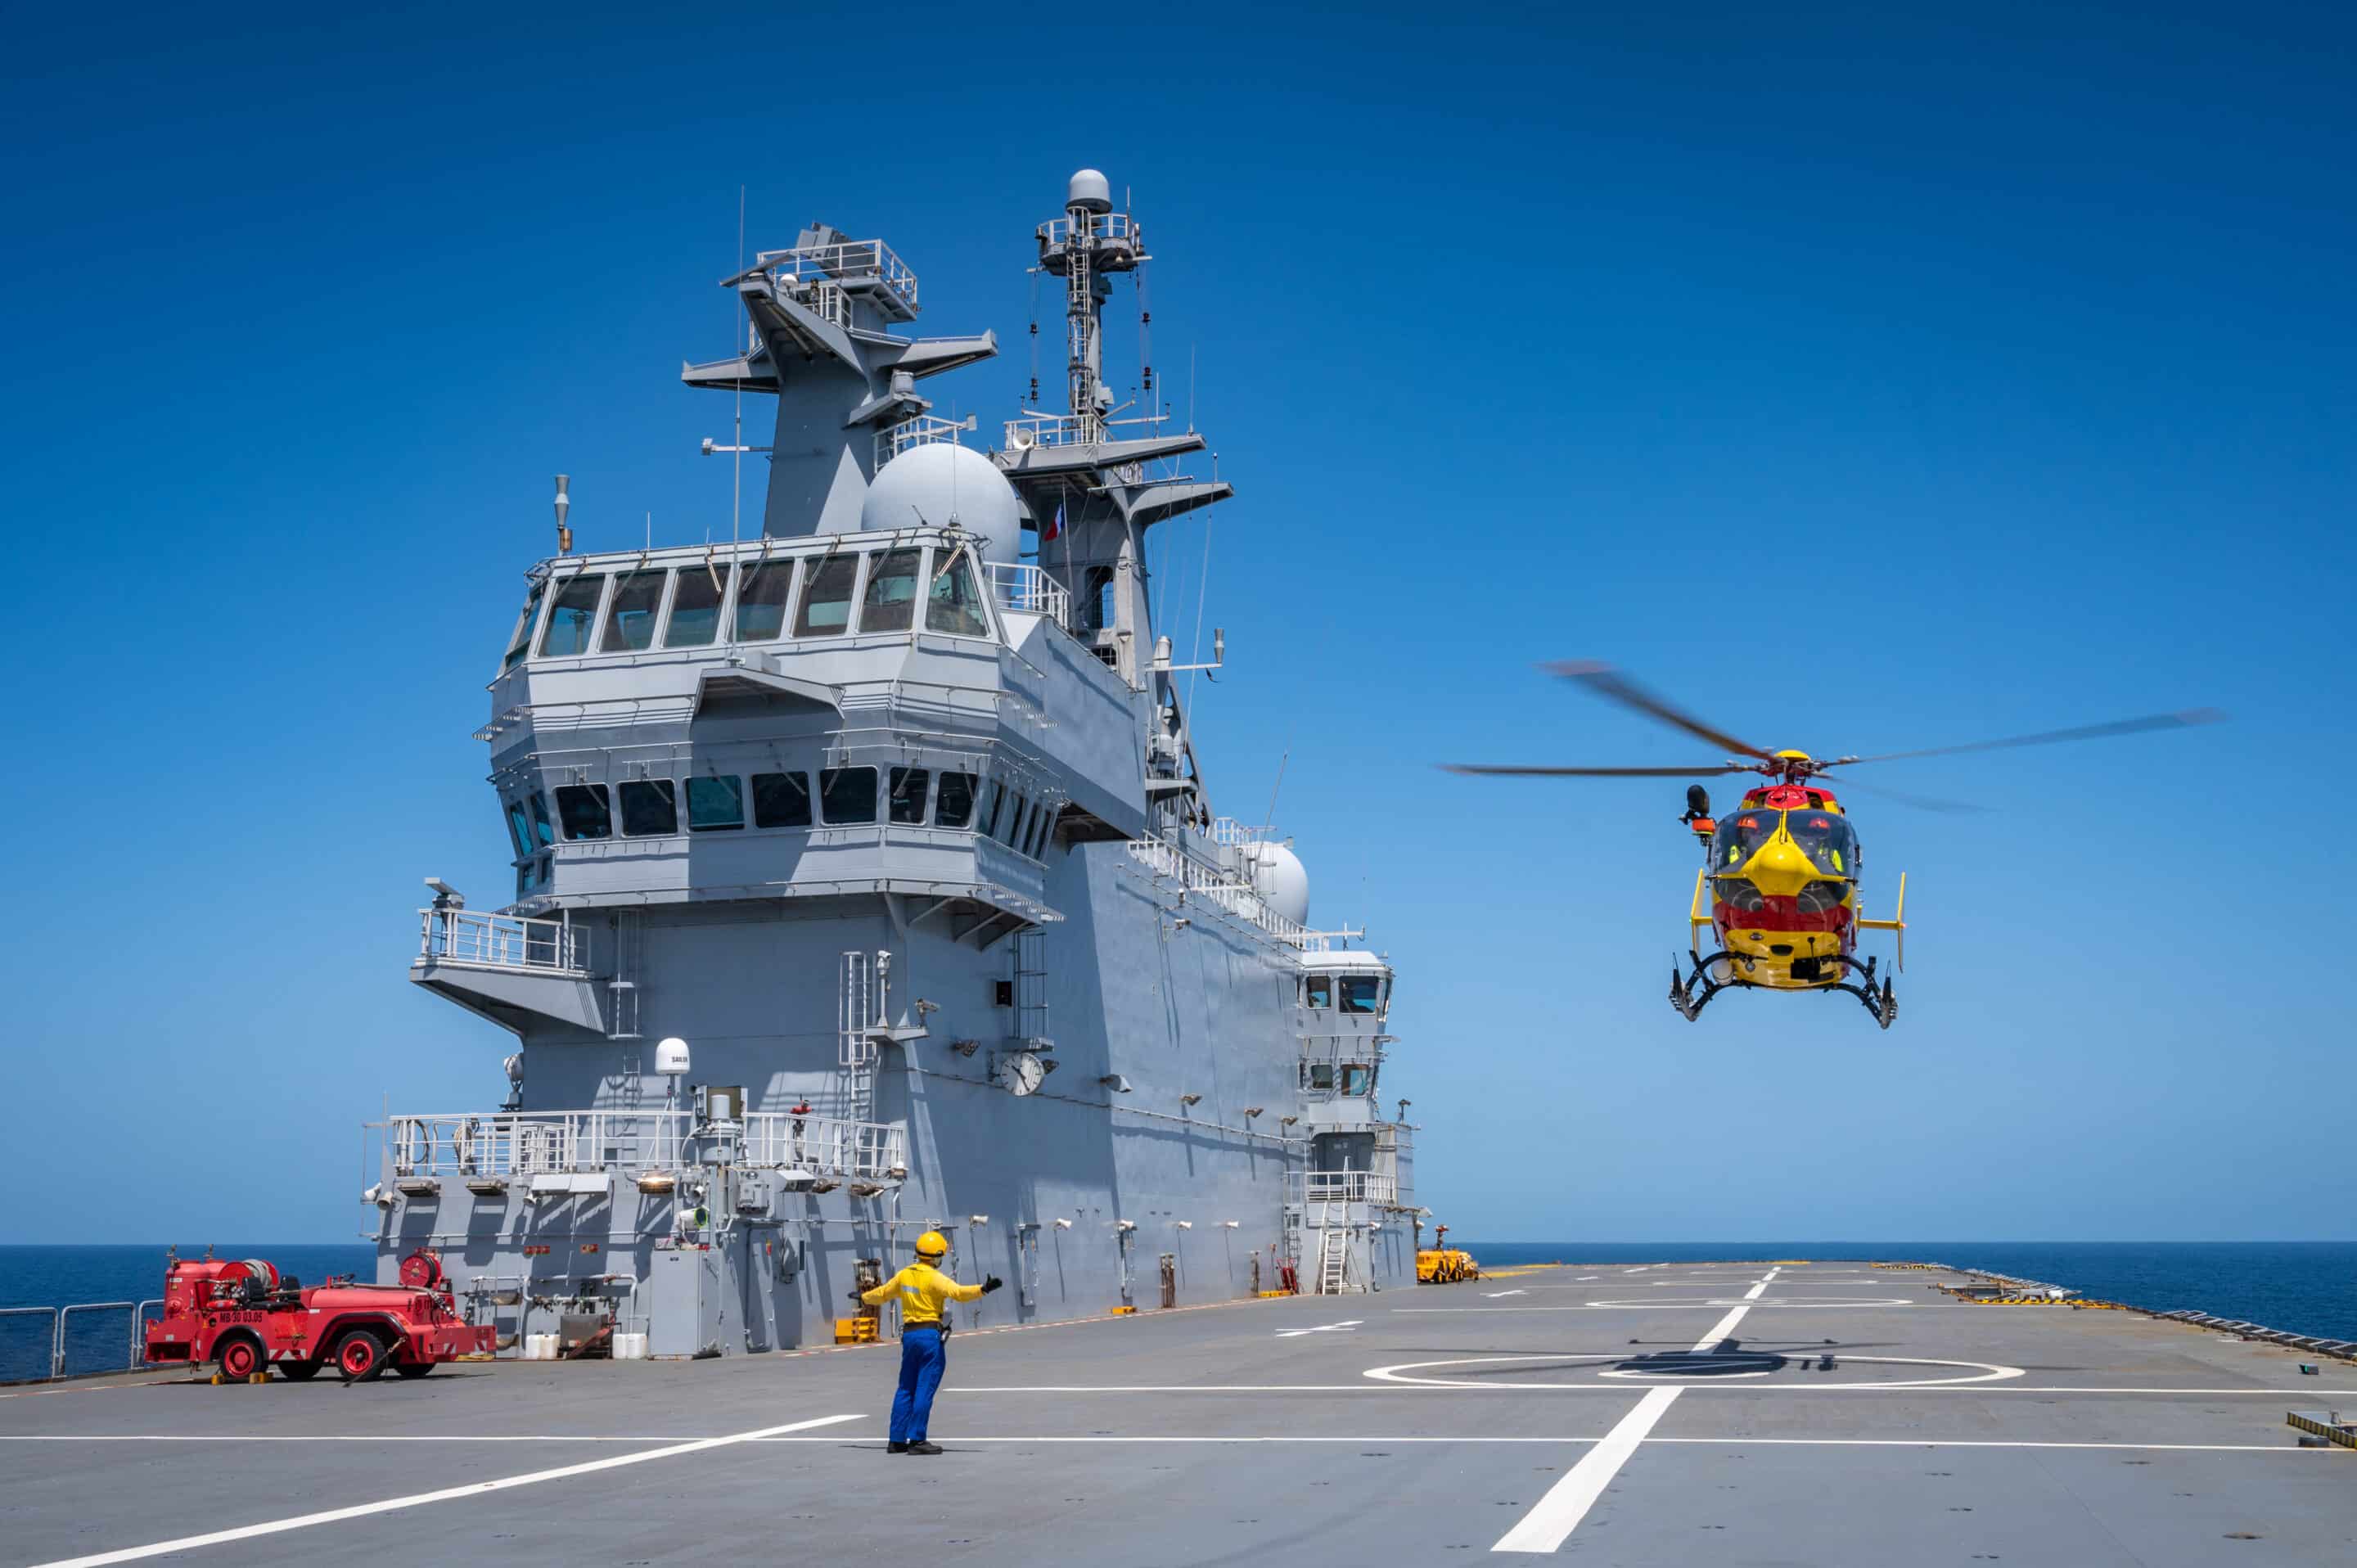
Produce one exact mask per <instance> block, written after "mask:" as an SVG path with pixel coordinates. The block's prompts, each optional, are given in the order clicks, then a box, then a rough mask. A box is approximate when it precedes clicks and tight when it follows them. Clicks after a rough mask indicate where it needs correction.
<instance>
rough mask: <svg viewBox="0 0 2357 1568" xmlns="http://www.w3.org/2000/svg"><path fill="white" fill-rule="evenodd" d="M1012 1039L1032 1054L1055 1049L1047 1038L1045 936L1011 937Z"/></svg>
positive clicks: (1029, 932)
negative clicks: (1028, 1048) (1013, 952)
mask: <svg viewBox="0 0 2357 1568" xmlns="http://www.w3.org/2000/svg"><path fill="white" fill-rule="evenodd" d="M1015 1035H1016V1037H1017V1039H1020V1040H1022V1041H1023V1042H1024V1043H1025V1044H1026V1045H1028V1047H1031V1048H1032V1049H1034V1050H1040V1051H1049V1050H1053V1049H1055V1041H1054V1040H1052V1039H1050V1038H1049V1035H1048V933H1047V932H1045V931H1043V930H1041V929H1039V928H1038V927H1037V926H1034V927H1031V928H1029V929H1026V930H1020V931H1017V932H1016V933H1015Z"/></svg>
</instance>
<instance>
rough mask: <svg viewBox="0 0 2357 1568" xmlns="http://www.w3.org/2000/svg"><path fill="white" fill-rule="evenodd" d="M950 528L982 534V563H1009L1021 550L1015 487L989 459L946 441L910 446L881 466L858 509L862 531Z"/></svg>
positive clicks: (1019, 509)
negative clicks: (954, 527)
mask: <svg viewBox="0 0 2357 1568" xmlns="http://www.w3.org/2000/svg"><path fill="white" fill-rule="evenodd" d="M952 525H954V526H956V527H959V528H962V529H963V530H965V531H966V532H968V533H976V534H980V535H981V536H982V539H983V546H982V556H983V559H984V560H985V561H1013V560H1015V559H1016V558H1017V554H1018V553H1020V551H1021V549H1022V546H1023V512H1022V506H1021V503H1020V502H1018V501H1017V499H1015V487H1014V486H1013V485H1010V484H1008V483H1007V482H1006V475H1004V474H1002V473H1000V472H999V471H998V467H997V465H996V464H995V463H993V462H992V461H991V460H990V459H989V458H987V457H985V456H983V455H982V454H981V453H979V452H976V451H974V450H972V449H970V448H968V447H964V446H958V445H957V444H956V443H954V442H950V441H932V442H928V443H927V444H925V445H924V446H911V447H909V449H908V450H907V451H906V452H903V453H901V454H900V455H899V456H898V457H895V458H893V459H892V460H891V461H890V462H888V463H887V464H885V465H884V467H881V468H879V469H877V471H876V479H875V482H874V483H873V484H870V485H869V486H868V487H867V499H866V500H864V501H862V502H861V503H860V507H859V526H860V529H861V531H862V532H886V531H888V530H891V529H896V528H917V527H926V528H948V527H951V526H952Z"/></svg>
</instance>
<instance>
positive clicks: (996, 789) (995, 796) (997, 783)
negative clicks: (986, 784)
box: [982, 779, 1006, 839]
mask: <svg viewBox="0 0 2357 1568" xmlns="http://www.w3.org/2000/svg"><path fill="white" fill-rule="evenodd" d="M1005 809H1006V783H1005V781H1004V780H1000V779H993V780H992V781H991V785H990V820H989V821H988V822H984V823H983V824H982V832H983V836H984V837H985V838H994V839H995V838H996V837H997V836H998V813H999V812H1000V811H1003V810H1005Z"/></svg>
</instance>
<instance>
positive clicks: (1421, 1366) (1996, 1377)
mask: <svg viewBox="0 0 2357 1568" xmlns="http://www.w3.org/2000/svg"><path fill="white" fill-rule="evenodd" d="M1836 1354H1837V1355H1839V1353H1838V1352H1836ZM1626 1359H1628V1353H1627V1352H1626V1351H1620V1350H1614V1351H1609V1352H1597V1351H1581V1352H1578V1353H1577V1354H1570V1355H1562V1356H1459V1357H1457V1358H1455V1359H1451V1360H1446V1361H1402V1362H1399V1363H1397V1364H1396V1365H1394V1366H1389V1367H1374V1368H1371V1369H1368V1370H1367V1371H1365V1372H1363V1373H1361V1374H1360V1375H1361V1376H1362V1377H1368V1378H1372V1379H1374V1380H1376V1381H1378V1382H1385V1383H1414V1384H1418V1385H1420V1386H1423V1387H1426V1388H1436V1389H1534V1390H1546V1389H1592V1388H1595V1387H1597V1386H1598V1385H1597V1384H1596V1383H1593V1382H1587V1383H1500V1382H1481V1381H1473V1380H1467V1379H1463V1378H1415V1377H1410V1376H1408V1374H1409V1373H1411V1372H1420V1371H1424V1370H1425V1369H1427V1368H1432V1367H1482V1366H1495V1365H1498V1364H1499V1363H1501V1362H1503V1363H1506V1364H1508V1365H1523V1364H1527V1363H1530V1362H1534V1361H1623V1360H1626ZM1793 1359H1794V1360H1796V1361H1797V1360H1798V1359H1800V1358H1798V1357H1794V1358H1793ZM1840 1359H1842V1360H1844V1361H1856V1362H1857V1363H1859V1364H1860V1365H1862V1366H1876V1367H1965V1368H1978V1369H1979V1370H1978V1371H1976V1372H1974V1373H1973V1374H1972V1375H1971V1376H1969V1377H1961V1378H1908V1379H1900V1380H1894V1381H1890V1382H1859V1381H1855V1380H1853V1381H1848V1382H1824V1381H1819V1380H1814V1379H1812V1380H1809V1381H1808V1382H1805V1383H1802V1384H1799V1385H1797V1386H1799V1387H1801V1388H1806V1389H1936V1388H1948V1387H1953V1386H1955V1385H1957V1384H1961V1383H1993V1382H2002V1381H2004V1380H2006V1379H2008V1378H2019V1377H2025V1376H2027V1375H2028V1374H2027V1372H2026V1371H2025V1370H2024V1369H2022V1368H2019V1367H2002V1366H1999V1365H1997V1364H1996V1362H1994V1361H1946V1360H1938V1359H1932V1358H1930V1357H1924V1356H1847V1355H1842V1356H1840ZM1735 1375H1736V1376H1738V1377H1764V1376H1766V1374H1765V1373H1760V1372H1744V1373H1737V1374H1735ZM1596 1376H1597V1377H1598V1378H1599V1379H1601V1378H1616V1377H1617V1378H1621V1379H1631V1380H1652V1381H1654V1382H1655V1383H1656V1384H1657V1385H1670V1384H1674V1385H1676V1386H1678V1387H1681V1388H1685V1387H1693V1388H1706V1387H1708V1386H1709V1385H1710V1384H1712V1383H1714V1382H1723V1381H1725V1380H1726V1374H1719V1375H1717V1376H1715V1377H1714V1376H1706V1375H1696V1374H1689V1373H1684V1372H1633V1371H1619V1372H1612V1371H1598V1373H1597V1374H1596ZM1768 1386H1769V1387H1770V1388H1781V1387H1786V1386H1791V1385H1784V1384H1777V1383H1770V1384H1769V1385H1768Z"/></svg>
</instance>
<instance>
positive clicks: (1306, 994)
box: [1301, 974, 1334, 1007]
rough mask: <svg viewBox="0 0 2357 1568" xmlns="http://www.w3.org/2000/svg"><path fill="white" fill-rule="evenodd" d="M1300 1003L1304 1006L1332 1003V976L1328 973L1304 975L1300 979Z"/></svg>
mask: <svg viewBox="0 0 2357 1568" xmlns="http://www.w3.org/2000/svg"><path fill="white" fill-rule="evenodd" d="M1301 1004H1302V1005H1303V1006H1304V1007H1331V1006H1332V1005H1334V977H1333V976H1332V975H1330V974H1311V975H1305V976H1303V977H1302V981H1301Z"/></svg>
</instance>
